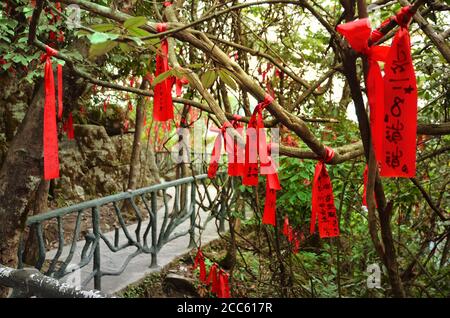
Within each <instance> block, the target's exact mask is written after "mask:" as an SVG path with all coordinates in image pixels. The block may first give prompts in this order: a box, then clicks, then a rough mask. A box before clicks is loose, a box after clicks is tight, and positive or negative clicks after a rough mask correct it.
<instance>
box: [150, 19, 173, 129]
mask: <svg viewBox="0 0 450 318" xmlns="http://www.w3.org/2000/svg"><path fill="white" fill-rule="evenodd" d="M166 29H167V25H166V24H165V23H158V24H157V25H156V30H157V31H158V32H164V31H166ZM168 52H169V44H168V41H167V39H162V40H161V46H160V52H159V53H157V54H156V71H155V77H157V76H158V75H160V74H162V73H165V72H167V71H168V70H169V61H168ZM173 118H174V114H173V101H172V79H171V78H166V79H165V80H164V81H162V82H160V83H158V84H156V85H155V89H154V103H153V119H154V120H156V121H167V120H170V119H173Z"/></svg>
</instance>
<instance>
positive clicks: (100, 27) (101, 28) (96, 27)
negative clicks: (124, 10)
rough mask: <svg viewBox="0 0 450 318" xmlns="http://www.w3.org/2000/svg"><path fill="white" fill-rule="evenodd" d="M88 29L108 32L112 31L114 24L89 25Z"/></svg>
mask: <svg viewBox="0 0 450 318" xmlns="http://www.w3.org/2000/svg"><path fill="white" fill-rule="evenodd" d="M90 28H91V29H93V30H95V31H97V32H108V31H111V30H113V29H114V24H111V23H102V24H94V25H91V26H90Z"/></svg>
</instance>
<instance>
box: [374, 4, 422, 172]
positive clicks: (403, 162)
mask: <svg viewBox="0 0 450 318" xmlns="http://www.w3.org/2000/svg"><path fill="white" fill-rule="evenodd" d="M412 15H413V13H412V12H411V10H410V7H404V8H402V9H401V11H400V12H399V13H398V14H397V16H396V21H397V23H398V24H399V25H400V29H399V30H398V31H397V33H396V34H395V37H394V40H393V42H392V47H391V50H390V51H389V55H388V57H387V60H386V64H385V67H384V70H385V76H384V89H385V96H384V112H385V117H384V123H383V129H384V130H383V135H382V138H383V156H382V157H381V160H380V161H381V166H380V175H381V176H383V177H405V178H411V177H414V176H415V175H416V135H417V83H416V74H415V72H414V65H413V63H412V58H411V43H410V37H409V32H408V23H409V21H410V19H411V17H412Z"/></svg>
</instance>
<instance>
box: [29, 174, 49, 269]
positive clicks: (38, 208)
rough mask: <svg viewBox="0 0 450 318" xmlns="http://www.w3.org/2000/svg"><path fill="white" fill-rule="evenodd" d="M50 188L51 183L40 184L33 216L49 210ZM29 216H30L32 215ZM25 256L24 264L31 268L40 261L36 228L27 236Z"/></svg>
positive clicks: (43, 181)
mask: <svg viewBox="0 0 450 318" xmlns="http://www.w3.org/2000/svg"><path fill="white" fill-rule="evenodd" d="M49 188H50V181H46V180H42V181H41V182H40V184H39V187H38V189H37V191H36V196H35V199H34V202H33V207H32V209H30V210H31V215H37V214H40V213H42V212H45V211H46V210H47V202H48V191H49ZM27 214H28V215H30V213H27ZM31 215H30V216H31ZM23 256H24V258H23V261H24V263H25V264H27V265H30V266H34V265H35V264H36V262H37V260H38V257H39V248H38V241H37V238H36V229H35V228H34V227H31V228H30V231H29V233H28V235H27V239H26V243H25V249H24V254H23Z"/></svg>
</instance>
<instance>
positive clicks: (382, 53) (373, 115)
mask: <svg viewBox="0 0 450 318" xmlns="http://www.w3.org/2000/svg"><path fill="white" fill-rule="evenodd" d="M337 31H338V32H339V33H340V34H342V35H343V36H344V38H345V39H346V40H347V41H348V43H349V44H350V46H351V47H352V48H353V49H354V50H355V51H357V52H359V53H362V54H364V55H366V56H367V58H368V62H369V70H368V74H367V79H366V89H367V98H368V100H369V109H370V126H371V134H372V143H373V147H374V151H375V157H376V158H377V160H378V161H379V160H381V158H382V151H383V150H382V137H383V132H382V129H383V117H384V114H383V113H384V93H383V90H384V88H383V78H382V76H381V70H380V66H379V65H378V62H377V61H385V60H386V56H387V54H388V52H389V47H387V46H371V47H369V42H368V41H369V38H370V37H371V34H372V30H371V27H370V22H369V19H368V18H365V19H359V20H355V21H352V22H348V23H345V24H341V25H338V27H337Z"/></svg>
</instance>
